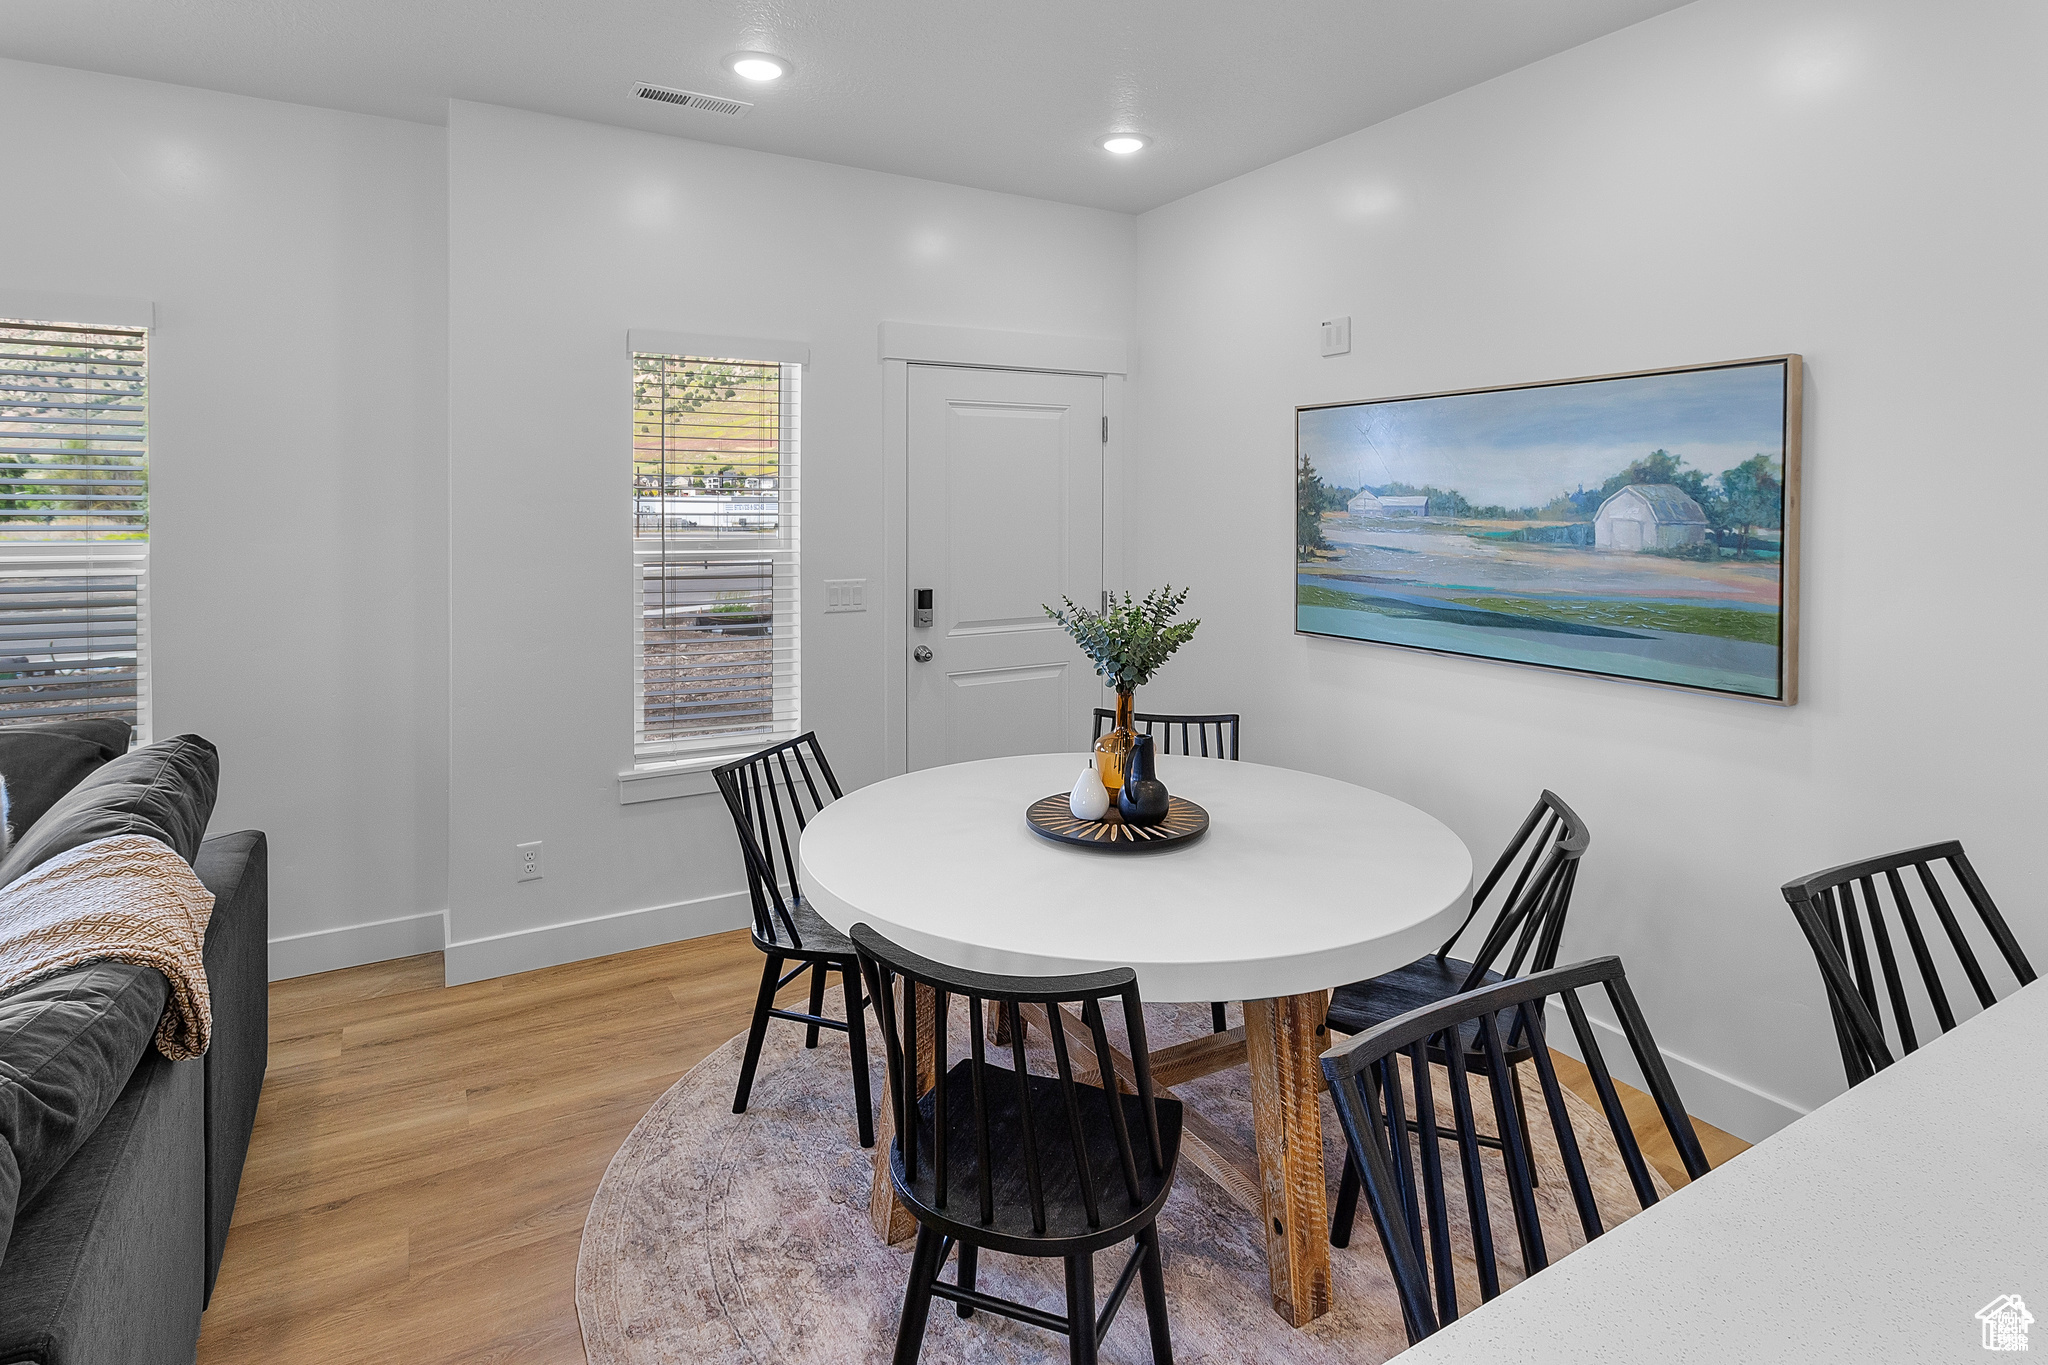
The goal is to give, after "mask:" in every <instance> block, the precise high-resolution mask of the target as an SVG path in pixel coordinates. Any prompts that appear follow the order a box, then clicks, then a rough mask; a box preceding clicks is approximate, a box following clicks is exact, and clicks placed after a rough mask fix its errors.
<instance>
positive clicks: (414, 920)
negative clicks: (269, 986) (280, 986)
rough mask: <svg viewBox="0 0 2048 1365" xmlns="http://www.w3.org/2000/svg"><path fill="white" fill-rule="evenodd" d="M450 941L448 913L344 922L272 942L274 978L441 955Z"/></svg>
mask: <svg viewBox="0 0 2048 1365" xmlns="http://www.w3.org/2000/svg"><path fill="white" fill-rule="evenodd" d="M447 943H448V912H447V911H445V910H435V911H431V912H429V913H427V914H424V915H402V916H400V917H399V918H397V919H386V920H378V921H376V922H375V923H372V924H344V925H343V926H341V927H340V928H339V929H317V930H315V931H313V932H312V933H310V934H290V935H287V936H286V937H284V938H274V939H272V940H270V979H271V980H272V981H283V980H285V979H286V978H287V977H293V976H311V975H313V974H314V973H315V972H332V971H338V970H340V969H341V968H343V967H360V966H363V965H364V964H365V963H370V962H388V961H390V960H391V959H392V958H395V957H412V956H415V955H416V954H419V953H438V952H440V951H441V949H442V948H444V947H446V946H447Z"/></svg>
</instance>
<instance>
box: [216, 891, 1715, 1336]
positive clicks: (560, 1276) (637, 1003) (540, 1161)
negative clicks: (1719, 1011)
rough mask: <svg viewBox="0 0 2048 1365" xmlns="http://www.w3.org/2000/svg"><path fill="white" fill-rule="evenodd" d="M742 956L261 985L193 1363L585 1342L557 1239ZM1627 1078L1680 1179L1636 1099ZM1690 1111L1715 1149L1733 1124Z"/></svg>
mask: <svg viewBox="0 0 2048 1365" xmlns="http://www.w3.org/2000/svg"><path fill="white" fill-rule="evenodd" d="M760 971H761V957H760V954H759V953H757V952H756V951H755V950H754V947H753V945H752V944H751V943H750V942H749V941H748V937H747V935H746V933H745V932H743V931H742V932H736V933H730V934H719V935H716V936H713V937H709V938H702V939H695V940H692V941H689V942H686V943H677V944H669V945H665V946H662V947H657V948H648V949H643V950H641V951H639V952H634V953H622V954H619V955H618V956H615V957H606V958H597V959H594V960H592V961H589V962H578V963H572V964H570V965H569V966H565V967H551V968H548V969H547V970H545V971H538V972H528V973H525V974H523V975H520V976H512V977H501V978H498V979H497V980H493V981H482V982H477V983H475V984H472V985H468V986H454V987H448V988H445V989H444V988H443V987H442V985H441V958H440V955H439V954H429V955H427V956H423V957H413V958H405V959H402V960H400V961H396V962H384V963H377V964H374V965H372V966H368V967H353V968H350V969H348V970H346V971H339V972H328V973H325V974H324V975H320V976H309V977H301V978H298V979H296V980H292V981H280V982H277V983H275V984H274V985H272V986H271V988H270V1010H271V1014H270V1038H271V1043H270V1071H269V1075H268V1076H267V1078H266V1079H265V1082H264V1088H263V1102H262V1105H261V1107H260V1108H259V1110H258V1112H257V1116H256V1133H255V1137H254V1139H253V1140H252V1142H251V1144H250V1149H249V1159H248V1166H247V1168H246V1169H245V1171H244V1172H243V1175H242V1189H241V1194H240V1197H239V1199H238V1201H237V1203H236V1206H235V1221H234V1229H233V1231H232V1232H231V1233H230V1235H229V1237H228V1246H227V1254H226V1257H225V1259H224V1261H223V1263H222V1267H221V1273H220V1281H219V1284H218V1285H217V1287H216V1288H215V1290H214V1296H213V1306H212V1307H211V1308H210V1309H209V1310H208V1311H207V1314H206V1317H205V1321H204V1329H203V1331H202V1333H201V1336H200V1341H199V1362H200V1365H242V1363H243V1362H249V1363H250V1365H255V1363H256V1362H263V1363H264V1365H274V1363H275V1362H280V1361H290V1362H294V1365H325V1362H349V1365H356V1363H357V1362H362V1361H367V1360H403V1361H406V1362H408V1363H409V1365H436V1363H437V1362H456V1361H493V1362H497V1361H504V1362H513V1361H517V1362H534V1363H536V1365H537V1363H539V1362H572V1363H573V1365H582V1362H583V1360H584V1356H583V1340H582V1334H581V1331H580V1329H579V1328H578V1326H577V1321H576V1300H575V1276H576V1249H577V1245H578V1242H579V1240H580V1238H581V1235H582V1231H583V1217H584V1214H585V1213H586V1212H587V1210H588V1209H589V1206H590V1199H591V1196H592V1195H593V1194H594V1193H595V1192H596V1190H597V1182H598V1180H599V1179H600V1178H601V1177H602V1176H603V1174H604V1169H605V1166H606V1164H607V1163H609V1162H610V1160H611V1158H612V1154H613V1153H614V1152H615V1151H617V1150H618V1147H619V1144H620V1143H621V1142H623V1141H624V1140H625V1137H626V1134H627V1133H628V1132H630V1131H631V1130H632V1127H633V1125H634V1124H635V1123H637V1122H638V1121H639V1119H640V1116H641V1115H642V1114H643V1113H645V1112H646V1111H647V1108H648V1106H650V1105H651V1104H653V1103H654V1101H655V1099H656V1098H657V1097H658V1096H660V1095H661V1093H662V1092H663V1091H665V1090H667V1089H668V1088H669V1086H671V1085H673V1084H674V1083H675V1081H676V1079H677V1078H678V1077H679V1076H681V1075H682V1074H683V1073H684V1072H685V1071H687V1070H689V1069H690V1067H692V1066H694V1065H695V1064H696V1063H697V1062H698V1061H700V1060H702V1059H703V1058H704V1057H705V1056H706V1055H707V1054H709V1053H710V1052H711V1051H712V1050H713V1049H714V1048H716V1047H718V1046H719V1045H720V1044H721V1043H723V1042H724V1041H725V1040H726V1039H728V1038H730V1037H732V1036H733V1034H735V1033H738V1032H740V1031H741V1030H742V1029H744V1028H745V1027H746V1024H747V1016H748V1011H749V1010H750V1008H751V1007H752V1005H753V998H754V991H755V989H756V988H757V986H758V983H759V980H760ZM801 987H802V983H801V982H798V983H795V984H794V985H792V986H791V987H790V989H789V990H788V991H787V992H786V993H785V995H786V998H788V999H792V1000H793V999H796V998H797V997H798V996H799V995H800V993H801ZM778 1027H788V1028H794V1027H796V1026H795V1025H778ZM821 1045H822V1046H826V1047H844V1046H845V1042H844V1039H843V1036H841V1035H837V1034H828V1035H826V1037H825V1039H824V1040H823V1042H822V1044H821ZM1559 1065H1560V1078H1561V1079H1564V1080H1565V1081H1566V1082H1567V1083H1568V1084H1571V1085H1572V1086H1573V1088H1574V1089H1578V1090H1580V1092H1581V1093H1583V1094H1588V1095H1589V1096H1590V1086H1588V1085H1587V1084H1586V1083H1585V1080H1584V1072H1583V1069H1581V1068H1578V1067H1577V1066H1576V1064H1574V1063H1572V1062H1571V1061H1570V1059H1568V1058H1559ZM879 1079H880V1078H879V1077H877V1081H878V1085H877V1099H878V1100H879V1098H880V1093H881V1087H880V1085H879ZM1627 1098H1628V1101H1629V1104H1630V1112H1631V1117H1632V1119H1634V1121H1635V1122H1636V1125H1637V1129H1638V1131H1639V1132H1641V1133H1642V1134H1643V1135H1644V1138H1645V1142H1644V1146H1645V1151H1646V1154H1648V1155H1649V1157H1650V1159H1651V1160H1652V1161H1653V1162H1655V1163H1656V1164H1657V1165H1658V1167H1659V1168H1660V1169H1661V1170H1663V1171H1664V1172H1665V1175H1666V1176H1667V1178H1669V1179H1670V1180H1671V1181H1672V1183H1673V1184H1679V1183H1682V1182H1683V1180H1684V1172H1683V1170H1682V1168H1680V1167H1678V1165H1677V1162H1676V1160H1675V1159H1674V1154H1673V1153H1672V1151H1671V1148H1670V1144H1669V1140H1668V1139H1666V1138H1665V1137H1664V1134H1663V1128H1662V1125H1661V1124H1659V1123H1658V1122H1657V1119H1656V1112H1655V1106H1654V1105H1652V1104H1651V1103H1650V1101H1649V1098H1648V1097H1647V1096H1640V1095H1636V1094H1634V1093H1631V1094H1630V1095H1629V1096H1628V1097H1627ZM850 1102H851V1100H850V1099H849V1103H850ZM1639 1110H1640V1111H1641V1112H1640V1113H1639V1112H1638V1111H1639ZM1699 1131H1700V1138H1701V1141H1702V1144H1703V1145H1704V1146H1705V1147H1706V1151H1707V1155H1708V1158H1709V1160H1710V1161H1712V1162H1713V1163H1714V1164H1716V1165H1718V1164H1720V1163H1721V1162H1722V1161H1724V1160H1726V1159H1727V1158H1728V1157H1730V1156H1732V1155H1734V1154H1735V1153H1737V1152H1740V1151H1742V1150H1744V1148H1745V1147H1746V1146H1747V1144H1745V1143H1743V1142H1742V1141H1741V1140H1740V1139H1738V1138H1734V1137H1731V1136H1729V1135H1728V1134H1726V1133H1722V1132H1721V1131H1720V1130H1718V1129H1714V1128H1710V1127H1708V1126H1707V1125H1705V1124H1701V1125H1699Z"/></svg>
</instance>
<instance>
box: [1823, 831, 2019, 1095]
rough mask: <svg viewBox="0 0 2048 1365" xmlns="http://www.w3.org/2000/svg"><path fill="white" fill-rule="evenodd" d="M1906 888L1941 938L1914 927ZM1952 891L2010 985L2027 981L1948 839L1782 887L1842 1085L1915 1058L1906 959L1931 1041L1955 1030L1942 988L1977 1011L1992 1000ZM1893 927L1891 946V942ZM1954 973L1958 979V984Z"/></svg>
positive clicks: (1970, 870) (2014, 948)
mask: <svg viewBox="0 0 2048 1365" xmlns="http://www.w3.org/2000/svg"><path fill="white" fill-rule="evenodd" d="M1944 865H1945V866H1946V867H1947V869H1948V876H1947V878H1946V880H1947V881H1948V882H1949V883H1950V886H1949V887H1946V888H1945V887H1944V886H1943V884H1942V883H1943V881H1944V878H1943V877H1942V876H1941V875H1940V872H1939V870H1940V868H1941V867H1942V866H1944ZM1908 873H1910V874H1911V876H1910V878H1909V877H1908V875H1907V874H1908ZM1913 882H1918V883H1919V888H1920V890H1921V892H1922V893H1924V895H1925V896H1926V905H1927V908H1928V909H1930V910H1931V911H1932V912H1933V915H1934V918H1935V920H1936V921H1938V922H1939V923H1940V925H1941V935H1940V937H1939V938H1937V937H1936V936H1935V935H1934V934H1933V932H1932V926H1929V925H1926V924H1923V923H1922V922H1921V918H1920V914H1919V912H1918V911H1917V910H1916V908H1915V906H1914V903H1913V891H1912V883H1913ZM1880 887H1882V888H1883V889H1882V891H1880ZM1951 889H1953V890H1955V891H1957V892H1959V893H1960V895H1959V898H1960V899H1961V900H1962V901H1964V902H1966V903H1967V904H1968V906H1969V907H1970V909H1971V910H1973V911H1974V912H1975V914H1976V920H1977V924H1976V929H1977V931H1978V934H1979V936H1980V938H1982V939H1984V940H1988V942H1984V943H1983V944H1982V946H1983V947H1984V948H1986V949H1987V950H1995V952H1996V954H1997V956H1998V957H1999V958H2001V959H2003V961H2004V963H2005V967H2006V970H2007V971H2008V972H2009V973H2010V974H2011V975H2012V976H2013V978H2014V979H2015V980H2016V982H2017V984H2018V985H2020V986H2024V985H2026V984H2027V983H2028V982H2030V981H2032V980H2034V968H2033V964H2032V963H2030V962H2028V961H2027V955H2026V953H2025V952H2023V951H2021V949H2020V945H2019V940H2017V939H2015V938H2014V937H2013V934H2012V930H2011V929H2010V928H2008V927H2007V926H2006V922H2005V918H2004V916H2002V915H2000V914H1999V913H1998V907H1997V905H1995V904H1994V903H1993V902H1992V899H1991V894H1990V892H1988V891H1986V890H1985V889H1984V883H1983V882H1982V881H1981V880H1980V879H1979V878H1978V876H1977V870H1976V869H1975V868H1974V867H1972V866H1970V859H1969V857H1968V856H1967V855H1966V854H1965V853H1964V852H1963V846H1962V844H1960V843H1958V842H1956V841H1955V840H1953V839H1951V840H1949V841H1948V842H1946V843H1939V844H1928V845H1926V846H1925V847H1922V848H1911V849H1906V850H1905V851H1903V852H1900V853H1892V854H1887V855H1886V856H1884V857H1882V858H1872V859H1870V860H1869V861H1867V862H1860V863H1845V864H1843V865H1842V866H1840V867H1833V868H1829V869H1828V870H1827V871H1825V872H1816V873H1814V874H1813V875H1812V876H1810V877H1802V878H1800V879H1799V880H1798V881H1792V882H1787V883H1785V886H1784V888H1783V890H1784V895H1785V900H1786V903H1787V904H1789V905H1790V906H1791V907H1792V914H1793V916H1794V917H1795V918H1796V919H1797V920H1798V921H1799V927H1800V929H1801V930H1803V931H1804V932H1805V934H1806V941H1807V943H1808V944H1809V945H1811V946H1812V948H1813V954H1814V957H1815V959H1816V960H1818V962H1819V964H1820V972H1821V979H1822V981H1823V982H1824V983H1825V984H1826V987H1827V992H1828V1007H1829V1010H1830V1012H1831V1013H1832V1014H1833V1016H1834V1021H1835V1038H1836V1041H1837V1042H1838V1043H1839V1044H1840V1045H1841V1049H1842V1069H1843V1070H1844V1071H1845V1072H1847V1074H1848V1078H1849V1084H1850V1085H1857V1084H1860V1083H1861V1082H1863V1081H1865V1080H1868V1079H1869V1078H1870V1077H1871V1076H1873V1075H1875V1074H1876V1073H1877V1072H1879V1071H1881V1070H1883V1069H1884V1068H1885V1067H1887V1066H1890V1065H1891V1064H1892V1062H1893V1061H1894V1060H1896V1059H1897V1057H1898V1056H1899V1054H1900V1053H1902V1052H1913V1051H1915V1050H1917V1049H1918V1048H1919V1046H1920V1042H1921V1035H1920V1031H1919V1026H1918V1025H1917V1024H1916V1021H1915V1011H1914V1007H1913V1001H1912V999H1911V998H1910V997H1911V996H1912V995H1913V994H1914V992H1913V991H1912V990H1911V988H1910V985H1909V982H1910V980H1911V978H1910V977H1909V976H1908V975H1907V973H1906V972H1905V971H1904V970H1902V967H1901V959H1902V958H1903V956H1904V955H1905V952H1906V951H1910V952H1911V953H1912V957H1913V966H1914V967H1915V968H1916V969H1917V973H1918V980H1919V984H1920V990H1919V992H1918V994H1919V996H1920V1002H1921V1003H1920V1009H1921V1011H1922V1013H1921V1015H1920V1018H1921V1021H1922V1022H1924V1021H1925V1018H1926V1014H1927V1013H1931V1014H1932V1015H1933V1021H1932V1022H1933V1024H1934V1031H1933V1033H1932V1034H1930V1035H1929V1036H1930V1037H1933V1036H1939V1035H1940V1034H1943V1033H1946V1032H1948V1031H1949V1030H1950V1029H1952V1028H1954V1027H1955V1026H1956V1011H1955V1006H1954V1005H1953V1004H1952V1003H1951V1001H1950V998H1949V990H1950V988H1954V989H1955V990H1956V991H1957V993H1958V994H1959V995H1960V994H1962V993H1963V992H1964V991H1965V990H1967V991H1968V993H1969V994H1973V995H1975V996H1976V997H1977V1003H1978V1005H1979V1006H1980V1007H1987V1008H1988V1007H1989V1006H1991V1005H1993V1004H1995V1003H1996V1002H1997V1000H1998V996H1997V994H1996V993H1995V992H1994V991H1993V989H1992V983H1991V978H1990V977H1989V976H1988V975H1987V974H1986V972H1985V969H1984V961H1983V959H1982V958H1981V957H1980V956H1979V954H1978V951H1977V946H1976V945H1973V944H1972V943H1971V942H1970V939H1971V937H1972V933H1971V926H1970V925H1969V924H1967V923H1966V921H1965V919H1964V918H1963V917H1961V916H1958V914H1957V913H1956V907H1955V905H1954V904H1953V903H1952V902H1951V900H1950V898H1949V891H1950V890H1951ZM1886 900H1889V901H1890V903H1891V904H1890V914H1889V919H1890V920H1891V922H1892V923H1891V924H1887V918H1888V917H1887V913H1886V905H1885V901H1886ZM1894 925H1895V926H1896V928H1897V930H1898V934H1899V937H1898V938H1894V936H1893V926H1894ZM1866 931H1867V934H1868V937H1867V938H1866V936H1865V935H1866ZM1944 939H1945V940H1946V941H1947V943H1948V946H1949V948H1950V949H1951V950H1952V952H1953V957H1952V958H1949V957H1948V955H1947V954H1940V955H1939V956H1941V957H1943V958H1947V961H1946V962H1944V961H1938V960H1937V956H1938V951H1937V950H1938V945H1939V944H1940V943H1941V941H1942V940H1944ZM1901 940H1903V941H1901ZM1873 959H1874V961H1873ZM1958 975H1960V976H1961V978H1962V979H1961V980H1957V979H1956V977H1957V976H1958ZM1887 1005H1889V1006H1890V1018H1889V1020H1887V1018H1886V1009H1885V1007H1886V1006H1887ZM1895 1043H1896V1049H1895V1047H1894V1044H1895Z"/></svg>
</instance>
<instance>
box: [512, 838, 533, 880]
mask: <svg viewBox="0 0 2048 1365" xmlns="http://www.w3.org/2000/svg"><path fill="white" fill-rule="evenodd" d="M512 852H513V853H514V854H516V855H517V856H518V858H519V870H518V872H517V873H516V874H515V875H514V877H513V880H514V881H522V882H537V881H539V880H540V840H538V839H535V840H534V841H533V842H532V843H530V844H514V845H512Z"/></svg>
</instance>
